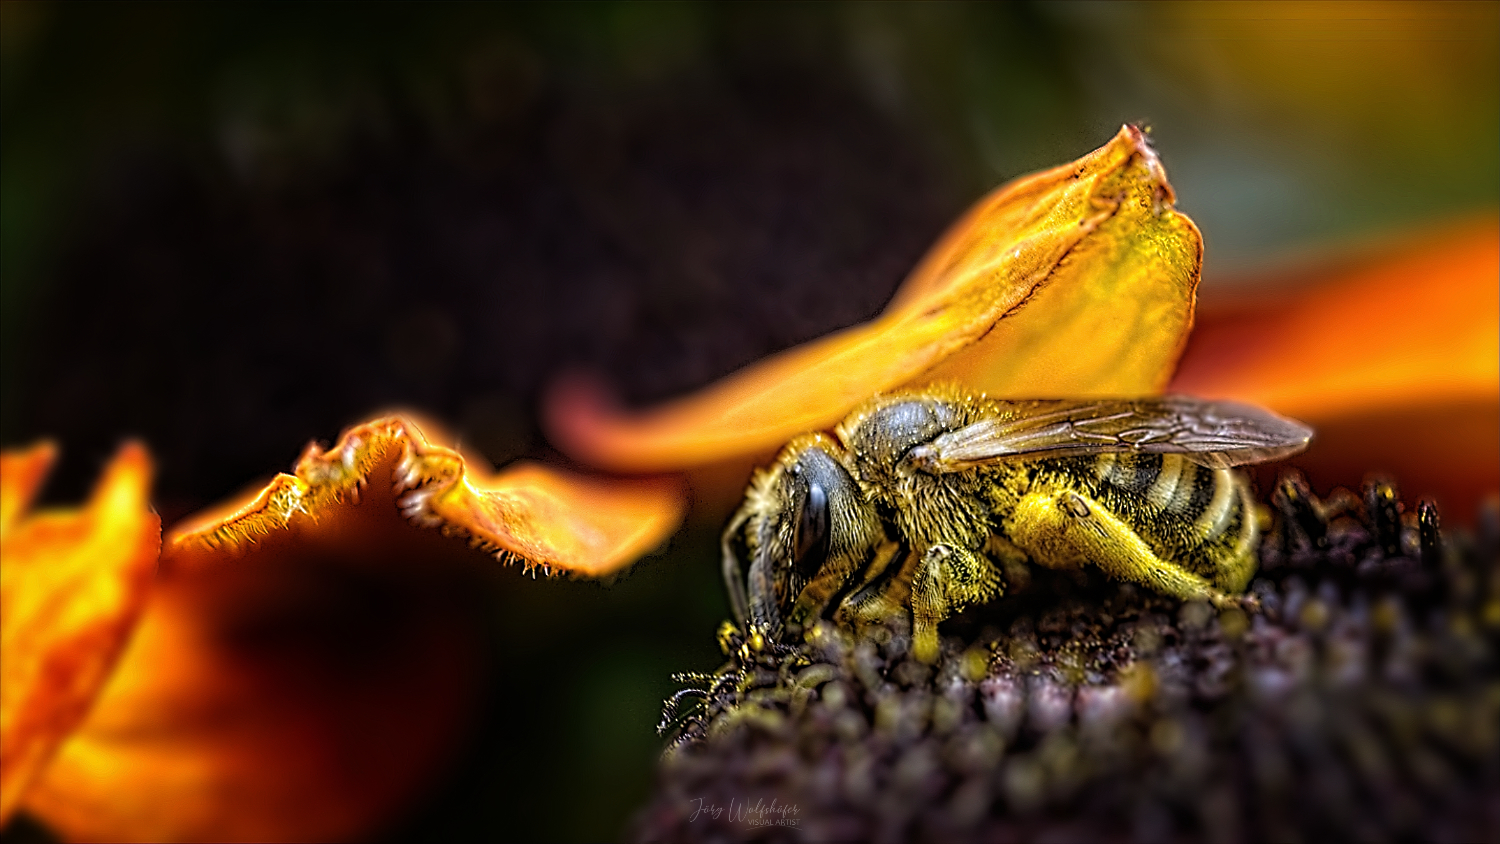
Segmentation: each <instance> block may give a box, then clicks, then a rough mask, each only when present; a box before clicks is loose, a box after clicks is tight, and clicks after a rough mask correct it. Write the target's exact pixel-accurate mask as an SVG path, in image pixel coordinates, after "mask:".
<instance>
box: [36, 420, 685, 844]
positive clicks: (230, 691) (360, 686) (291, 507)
mask: <svg viewBox="0 0 1500 844" xmlns="http://www.w3.org/2000/svg"><path fill="white" fill-rule="evenodd" d="M429 430H430V428H429ZM475 463H476V461H474V460H473V459H467V460H466V459H465V458H464V457H463V456H461V455H460V454H459V453H458V452H456V451H454V450H452V449H448V448H444V447H441V446H437V445H434V444H432V443H431V442H429V441H428V440H427V438H426V436H425V435H424V434H423V433H422V431H421V430H419V428H418V427H417V425H416V424H414V423H413V422H412V421H410V420H409V419H406V418H403V417H398V416H392V417H386V418H382V419H377V420H374V421H372V422H368V423H365V424H362V425H358V426H355V427H353V428H350V429H349V430H348V431H346V432H345V433H344V435H343V436H342V437H341V438H340V439H339V441H338V443H337V444H335V445H334V446H333V447H332V448H331V449H329V450H327V451H324V450H322V449H320V448H318V447H316V446H309V447H308V448H307V449H306V450H305V451H304V453H303V455H302V457H301V459H299V460H298V462H297V466H296V469H295V472H294V473H293V474H290V475H286V474H283V475H278V476H277V477H276V478H274V479H273V480H272V481H271V482H270V483H269V484H268V485H267V486H266V487H265V488H264V489H261V490H258V491H256V492H254V493H251V494H250V495H248V496H247V497H246V499H245V500H244V501H241V502H237V503H235V504H231V505H228V506H226V507H225V508H222V509H221V510H219V511H217V512H213V513H209V514H206V515H203V516H200V517H198V518H196V519H195V520H193V521H192V522H191V523H189V524H186V525H184V526H181V527H178V528H175V529H173V530H172V531H171V532H170V534H169V538H168V541H167V543H166V547H165V549H164V551H163V553H162V561H161V568H160V576H159V577H158V579H157V581H156V582H155V584H154V585H153V587H152V590H151V594H150V599H149V604H148V605H147V608H146V611H145V615H144V617H143V618H142V619H141V622H140V625H139V629H138V631H137V632H136V634H135V636H134V637H133V639H132V640H131V642H130V646H129V648H128V649H127V650H126V652H125V654H124V657H123V658H122V659H121V661H120V663H119V665H118V667H117V669H116V670H115V671H114V674H113V676H112V677H111V679H110V681H109V683H108V685H107V686H106V687H105V689H104V691H103V693H102V694H101V695H100V696H99V699H98V702H97V704H96V705H95V707H94V708H93V710H92V711H91V712H90V713H89V715H88V718H87V719H86V720H85V721H84V722H83V724H82V725H81V726H80V727H79V728H78V729H77V730H76V732H75V733H74V734H73V735H72V737H71V738H69V739H68V740H67V741H66V742H64V743H63V744H62V746H61V747H60V748H59V750H58V751H57V753H56V755H55V757H54V758H53V760H52V762H51V764H50V765H48V766H47V768H46V770H45V771H44V772H43V773H42V774H41V776H39V777H38V778H37V779H36V781H35V783H34V784H33V786H32V788H31V789H30V790H29V791H28V792H27V794H26V797H25V804H24V805H25V808H26V810H27V811H29V812H31V813H33V814H35V815H36V816H37V817H38V818H40V819H41V820H42V821H43V822H44V823H45V824H46V825H47V826H48V827H49V828H50V829H52V830H54V831H56V832H58V833H59V834H61V835H62V836H64V837H66V838H69V839H75V840H132V841H152V840H177V841H183V840H190V841H199V840H218V841H235V840H239V841H263V840H280V841H287V840H304V841H305V840H315V841H318V840H348V839H352V838H362V837H369V836H371V835H373V834H376V833H377V832H379V831H380V830H382V829H388V828H389V827H390V825H391V824H393V823H396V822H398V821H399V820H400V819H401V817H402V815H403V813H405V812H408V811H410V810H411V809H412V807H414V806H415V805H417V804H418V803H419V801H420V800H421V798H422V797H423V796H424V794H425V793H426V791H427V789H429V788H431V787H433V786H434V785H435V784H436V783H438V782H440V779H439V777H438V775H439V774H440V773H441V772H442V771H443V770H445V769H446V768H447V767H448V766H450V765H451V764H452V761H453V759H454V757H455V754H457V753H459V752H461V750H462V742H463V739H464V737H465V736H466V735H468V734H469V729H470V725H471V724H472V723H473V721H474V718H475V715H476V712H477V707H478V705H479V702H480V700H481V689H482V688H483V683H484V671H485V664H486V663H485V659H484V654H483V647H484V646H483V642H484V641H485V634H484V624H485V617H486V612H487V611H488V605H487V604H486V603H485V601H484V595H485V594H486V590H485V589H484V588H482V587H483V584H484V579H485V578H484V576H485V571H486V570H487V569H488V568H489V567H488V566H484V565H479V566H476V565H474V563H475V562H476V558H477V555H476V553H475V551H473V550H471V549H470V548H469V547H468V545H471V544H472V545H475V546H479V547H480V548H482V549H483V550H484V551H486V552H489V553H495V554H499V555H500V556H501V557H503V558H505V559H515V560H519V561H521V562H523V563H524V564H526V565H527V566H528V567H530V566H532V565H539V566H547V567H550V568H551V569H552V570H554V571H569V572H575V573H579V574H590V575H593V574H604V573H608V572H611V571H614V570H616V569H618V568H619V567H620V566H621V565H623V564H625V563H626V562H628V561H630V560H632V559H634V558H635V557H638V556H640V555H641V554H643V553H645V552H646V551H648V550H650V548H651V547H652V546H654V545H655V544H656V543H658V542H660V541H661V539H662V538H664V536H665V535H666V534H667V533H670V532H671V530H672V529H673V528H674V527H675V526H676V524H677V520H678V518H679V516H680V512H681V507H682V499H681V494H680V490H679V487H678V486H677V484H676V482H673V481H662V482H653V481H619V482H610V481H606V480H591V479H584V478H578V477H571V476H569V475H566V474H564V473H561V472H558V471H555V470H551V469H545V468H542V467H536V466H521V467H514V468H509V469H506V470H505V471H502V472H499V473H497V474H493V475H491V474H490V473H488V472H486V471H484V470H483V469H480V468H477V467H476V466H475ZM426 528H437V530H431V529H426ZM457 537H463V538H467V539H468V540H469V542H468V543H464V542H459V541H455V538H457ZM479 562H481V563H482V562H483V560H482V558H480V559H479ZM7 568H8V566H7Z"/></svg>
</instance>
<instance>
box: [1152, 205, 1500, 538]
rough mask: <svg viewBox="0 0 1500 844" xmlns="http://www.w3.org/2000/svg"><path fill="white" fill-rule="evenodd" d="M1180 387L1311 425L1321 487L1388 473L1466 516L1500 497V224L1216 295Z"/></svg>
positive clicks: (1463, 228) (1311, 463) (1479, 223)
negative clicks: (1483, 501) (1492, 495)
mask: <svg viewBox="0 0 1500 844" xmlns="http://www.w3.org/2000/svg"><path fill="white" fill-rule="evenodd" d="M1171 389H1172V390H1173V391H1182V392H1189V393H1194V394H1197V395H1202V396H1206V397H1210V398H1231V399H1237V400H1241V401H1249V402H1254V403H1257V404H1261V405H1265V406H1267V407H1270V408H1272V409H1274V410H1276V411H1277V412H1278V413H1284V414H1287V415H1289V416H1295V417H1296V418H1298V419H1302V420H1304V421H1306V422H1309V423H1311V424H1312V425H1313V426H1314V427H1315V428H1316V429H1317V431H1318V435H1317V436H1316V437H1315V438H1314V441H1313V446H1312V448H1311V449H1310V450H1309V451H1308V453H1307V454H1305V455H1303V456H1302V457H1301V458H1299V459H1298V461H1297V462H1298V463H1299V464H1302V465H1304V466H1305V467H1306V468H1307V469H1308V473H1309V475H1310V476H1311V477H1312V479H1313V480H1314V482H1315V483H1319V484H1320V485H1321V486H1323V487H1325V488H1326V487H1327V486H1332V485H1336V484H1344V485H1348V484H1356V483H1358V482H1359V481H1360V478H1361V476H1362V475H1363V474H1364V473H1365V472H1369V471H1379V472H1386V473H1390V474H1392V475H1394V476H1395V477H1396V478H1397V479H1398V480H1399V481H1400V482H1401V483H1402V484H1403V486H1404V487H1405V488H1406V490H1407V491H1408V492H1410V493H1411V494H1414V495H1424V494H1434V495H1435V496H1436V497H1438V498H1439V503H1440V504H1443V505H1444V506H1445V509H1447V510H1449V511H1450V512H1452V513H1453V514H1454V515H1456V516H1459V517H1460V518H1467V516H1468V514H1470V513H1472V512H1473V504H1474V503H1475V502H1476V501H1477V500H1478V499H1479V498H1480V497H1482V496H1483V495H1485V494H1486V493H1489V492H1493V491H1494V490H1495V489H1497V488H1500V443H1497V440H1496V436H1495V431H1496V430H1497V429H1500V221H1497V220H1496V218H1495V217H1493V216H1487V217H1485V218H1483V219H1478V220H1473V221H1469V222H1466V223H1463V224H1460V225H1457V226H1454V227H1452V228H1449V229H1447V230H1444V231H1442V232H1440V233H1436V234H1429V235H1426V236H1423V237H1419V238H1417V239H1416V240H1414V241H1408V242H1406V243H1401V244H1397V245H1394V246H1390V247H1387V248H1384V249H1381V250H1376V251H1372V252H1370V253H1367V254H1365V255H1363V256H1362V257H1361V258H1360V259H1358V260H1357V261H1351V260H1347V259H1346V260H1344V261H1342V262H1337V263H1335V264H1334V265H1333V266H1327V265H1325V266H1320V267H1315V268H1312V269H1308V270H1303V271H1300V272H1289V273H1286V274H1285V277H1283V278H1281V279H1277V280H1273V281H1272V282H1271V283H1267V284H1261V285H1258V286H1257V287H1256V288H1255V290H1254V292H1251V293H1248V294H1238V295H1236V294H1233V293H1229V294H1225V295H1222V296H1220V297H1219V298H1218V299H1217V300H1213V299H1209V300H1206V301H1205V303H1204V307H1203V311H1202V314H1201V317H1200V320H1199V325H1198V328H1197V329H1196V330H1195V331H1194V333H1193V336H1192V339H1191V340H1190V342H1189V344H1188V348H1187V351H1186V352H1185V354H1184V355H1183V359H1182V365H1181V368H1180V369H1179V371H1178V373H1177V376H1176V377H1175V378H1174V379H1173V381H1172V387H1171Z"/></svg>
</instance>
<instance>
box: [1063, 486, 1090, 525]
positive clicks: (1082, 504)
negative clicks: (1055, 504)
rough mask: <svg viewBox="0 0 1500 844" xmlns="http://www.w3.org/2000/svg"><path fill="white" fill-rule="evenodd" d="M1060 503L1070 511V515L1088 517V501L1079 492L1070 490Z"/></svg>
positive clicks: (1081, 517)
mask: <svg viewBox="0 0 1500 844" xmlns="http://www.w3.org/2000/svg"><path fill="white" fill-rule="evenodd" d="M1060 503H1061V504H1062V508H1063V509H1064V510H1067V511H1068V513H1069V515H1072V516H1076V517H1078V518H1080V519H1084V518H1088V515H1089V505H1088V502H1086V501H1084V500H1083V499H1082V498H1080V497H1079V496H1078V494H1077V493H1072V492H1070V493H1068V494H1066V495H1064V496H1063V499H1062V501H1061V502H1060Z"/></svg>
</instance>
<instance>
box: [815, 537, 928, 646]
mask: <svg viewBox="0 0 1500 844" xmlns="http://www.w3.org/2000/svg"><path fill="white" fill-rule="evenodd" d="M910 557H911V554H910V553H909V552H908V551H907V549H906V546H904V545H902V544H900V543H896V542H887V543H884V544H883V545H881V546H880V547H879V548H877V549H875V553H874V555H873V556H872V557H871V559H870V562H869V564H868V565H866V566H865V568H864V571H863V572H857V573H850V574H846V575H845V576H844V577H843V582H842V583H833V582H830V583H829V585H828V588H827V589H826V590H825V592H826V593H827V595H828V597H827V598H825V599H823V600H822V603H820V604H818V605H817V606H816V609H817V611H818V612H819V613H821V612H822V611H823V609H824V608H826V606H827V605H828V603H831V602H832V601H833V600H837V601H838V614H837V616H836V618H837V619H838V620H839V621H841V622H843V623H845V624H848V625H849V626H851V627H853V628H855V629H859V628H861V627H864V626H866V625H869V624H888V623H890V622H891V621H892V620H893V619H895V618H898V617H900V616H904V615H905V614H906V608H907V607H908V606H910V603H909V598H910V594H911V578H912V569H913V568H914V567H915V564H914V562H913V561H912V560H910V559H909V558H910ZM813 585H815V584H809V586H808V588H806V589H803V590H802V596H803V597H807V596H808V595H809V593H813V592H814V589H813V588H812V587H813ZM835 590H839V592H840V593H841V594H835ZM801 603H802V598H798V604H799V605H800V604H801Z"/></svg>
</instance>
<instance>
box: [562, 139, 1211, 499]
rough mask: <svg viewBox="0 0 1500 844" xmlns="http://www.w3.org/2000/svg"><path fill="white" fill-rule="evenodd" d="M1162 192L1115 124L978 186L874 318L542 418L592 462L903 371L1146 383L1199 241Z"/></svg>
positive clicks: (826, 397) (804, 411)
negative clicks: (1091, 147)
mask: <svg viewBox="0 0 1500 844" xmlns="http://www.w3.org/2000/svg"><path fill="white" fill-rule="evenodd" d="M1173 201H1174V195H1173V193H1172V188H1171V186H1170V185H1168V183H1167V180H1166V174H1165V172H1164V171H1163V170H1162V167H1161V163H1160V161H1159V160H1158V159H1157V157H1156V154H1155V153H1154V152H1153V151H1152V150H1151V148H1150V146H1149V145H1148V144H1147V143H1146V140H1145V138H1144V136H1143V135H1142V133H1141V132H1140V130H1138V129H1136V128H1135V127H1132V126H1126V127H1124V128H1123V129H1121V130H1120V133H1119V134H1118V135H1117V136H1115V138H1114V139H1113V140H1111V141H1110V142H1109V143H1108V144H1106V145H1104V146H1103V147H1101V148H1100V149H1098V150H1096V151H1094V152H1092V153H1090V154H1089V155H1086V156H1084V157H1083V158H1081V159H1079V160H1078V161H1076V162H1074V163H1072V164H1068V165H1064V166H1062V167H1058V168H1055V169H1052V170H1048V171H1046V172H1043V173H1038V174H1036V175H1033V176H1030V177H1028V178H1025V179H1021V180H1018V181H1016V182H1012V183H1010V184H1008V185H1006V186H1004V187H1002V188H1000V189H999V190H997V191H995V192H994V193H992V194H990V195H989V196H987V197H985V198H984V199H982V200H980V202H979V203H978V204H977V205H975V206H974V208H972V209H971V210H970V211H969V212H968V213H967V214H966V215H965V216H964V217H963V218H962V219H960V220H959V221H958V223H956V224H955V225H954V227H953V228H952V229H951V230H950V231H949V232H948V233H947V234H946V235H944V236H943V238H942V239H941V240H939V241H938V243H937V245H936V246H934V247H933V249H932V251H931V252H930V253H929V254H928V256H927V257H926V258H924V259H923V261H922V262H921V264H920V265H919V266H918V267H917V269H916V270H915V271H914V272H913V273H912V275H911V276H910V277H909V278H908V279H907V281H906V283H905V284H904V285H903V287H902V289H901V290H900V291H898V292H897V294H896V297H895V298H894V299H893V300H892V302H891V304H890V305H889V306H888V307H887V308H886V310H885V312H884V313H883V314H882V315H881V316H880V317H879V318H877V319H876V320H874V321H873V322H870V323H867V324H865V325H860V326H856V327H853V328H850V329H846V330H844V331H841V332H839V333H836V334H833V335H830V336H828V337H825V338H822V339H820V340H816V341H813V342H811V343H808V344H805V345H803V346H799V347H797V348H795V349H791V350H789V351H786V352H783V353H781V354H779V355H775V356H773V357H770V358H768V359H766V360H764V361H761V362H759V363H756V364H754V365H752V366H750V367H747V368H745V369H742V370H740V371H739V372H737V373H735V374H734V375H731V376H729V377H728V378H726V379H724V380H723V381H721V382H719V383H718V384H715V385H713V386H710V387H708V388H706V389H704V390H702V391H700V392H699V393H697V394H695V395H692V396H689V397H687V398H683V399H680V400H677V401H675V402H671V403H669V404H667V405H664V406H662V407H659V408H655V409H651V410H647V411H643V412H640V413H634V414H631V413H626V412H623V411H619V410H616V409H611V408H610V407H608V406H607V404H606V403H605V402H604V401H603V400H602V399H601V397H600V392H599V391H598V390H596V389H592V388H589V387H585V386H583V385H581V384H580V383H578V382H573V383H572V384H569V385H564V386H562V387H561V388H559V389H558V390H557V391H555V392H554V393H553V395H552V396H551V399H550V402H549V407H548V423H549V427H550V432H551V434H552V436H553V437H554V438H555V439H556V440H557V441H558V443H559V444H560V445H561V446H562V447H563V448H565V449H566V450H568V451H569V452H571V453H572V454H574V455H576V456H577V457H579V458H580V459H583V460H586V461H589V462H591V463H593V464H595V465H599V466H604V467H607V468H610V469H614V470H620V471H665V470H674V469H683V468H688V467H694V466H701V465H704V464H709V463H714V462H718V461H724V460H728V459H733V458H735V457H739V456H743V455H748V454H754V453H758V452H763V451H766V450H769V449H773V448H775V447H776V446H779V445H780V444H781V443H783V442H785V441H786V440H787V439H789V438H791V437H792V436H793V435H795V434H797V433H800V432H802V431H807V430H813V429H817V428H823V427H828V426H831V425H832V424H834V423H836V422H837V421H838V420H839V419H841V418H843V417H844V416H845V415H847V414H848V412H849V411H850V410H851V409H852V408H853V407H854V406H855V405H857V404H858V403H859V402H861V401H864V400H865V399H867V398H869V397H870V395H872V394H873V393H877V392H880V391H882V390H888V389H894V388H897V387H901V386H912V385H922V384H927V383H932V382H934V381H944V380H957V381H959V382H961V383H963V384H965V385H967V386H969V387H973V388H976V389H980V390H983V391H986V392H988V393H990V394H992V395H1000V396H1027V397H1035V396H1088V395H1121V394H1141V393H1149V392H1155V391H1159V390H1161V389H1162V388H1163V387H1165V386H1166V382H1167V380H1168V378H1169V377H1170V375H1171V371H1172V367H1173V365H1174V364H1175V363H1176V360H1177V356H1178V354H1179V353H1180V352H1181V350H1182V346H1183V343H1184V341H1185V338H1186V336H1187V332H1188V330H1189V328H1190V327H1191V325H1192V319H1193V302H1194V295H1195V291H1196V289H1197V283H1198V274H1199V270H1200V267H1201V263H1202V252H1203V247H1202V238H1201V236H1200V235H1199V234H1198V230H1197V228H1196V227H1194V225H1193V224H1192V222H1191V221H1190V220H1188V219H1187V217H1185V216H1183V215H1182V214H1179V213H1177V212H1176V211H1175V210H1173V207H1172V203H1173Z"/></svg>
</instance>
